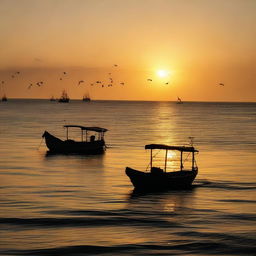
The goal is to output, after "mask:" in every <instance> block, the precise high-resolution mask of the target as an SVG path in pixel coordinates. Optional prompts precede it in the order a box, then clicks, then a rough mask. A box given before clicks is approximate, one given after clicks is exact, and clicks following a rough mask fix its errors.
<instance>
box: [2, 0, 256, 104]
mask: <svg viewBox="0 0 256 256" xmlns="http://www.w3.org/2000/svg"><path fill="white" fill-rule="evenodd" d="M255 13H256V1H255V0H225V1H223V0H214V1H212V0H129V1H128V0H0V35H1V36H0V83H1V84H0V86H1V87H0V96H2V95H3V94H6V95H7V97H10V98H50V97H51V96H54V97H59V96H60V95H61V92H62V90H64V89H65V90H66V91H67V92H68V94H69V96H70V98H71V99H72V98H74V99H81V98H82V97H83V95H84V94H85V93H89V94H90V96H91V97H92V99H100V100H160V101H161V100H163V101H175V100H176V99H177V97H180V98H181V99H183V100H184V101H245V102H248V101H249V102H255V101H256V15H255ZM114 65H117V66H114ZM159 70H162V71H163V72H162V73H161V72H160V74H162V76H161V75H159ZM15 72H20V73H19V74H18V73H15ZM63 72H66V74H64V73H63ZM12 76H14V77H12ZM110 78H111V79H110ZM149 79H150V80H149ZM80 80H83V81H84V82H83V83H80V85H78V81H80ZM151 80H152V81H151ZM40 81H43V84H42V85H41V86H38V85H36V84H37V83H38V82H40ZM96 81H100V82H101V83H96ZM111 81H112V82H111ZM123 83H124V85H123ZM220 83H222V84H224V86H223V85H220ZM30 84H32V86H30ZM110 85H111V86H110ZM29 86H30V87H29ZM29 88H30V89H29Z"/></svg>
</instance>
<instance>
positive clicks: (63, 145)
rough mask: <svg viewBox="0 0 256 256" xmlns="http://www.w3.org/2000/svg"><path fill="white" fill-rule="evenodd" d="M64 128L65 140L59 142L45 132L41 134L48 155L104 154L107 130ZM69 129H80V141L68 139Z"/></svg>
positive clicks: (97, 128)
mask: <svg viewBox="0 0 256 256" xmlns="http://www.w3.org/2000/svg"><path fill="white" fill-rule="evenodd" d="M64 127H65V128H66V129H67V130H66V140H61V139H59V138H57V137H55V136H54V135H52V134H50V133H49V132H47V131H45V132H44V133H43V135H42V137H43V138H45V143H46V146H47V148H48V149H49V152H50V153H64V154H69V153H71V154H72V153H77V154H101V153H104V151H105V149H106V144H105V140H104V134H105V132H107V129H105V128H101V127H85V126H81V125H64ZM69 128H79V129H81V141H75V140H71V139H69ZM91 133H93V134H91ZM95 134H96V135H95ZM84 135H85V136H84ZM84 137H85V138H84Z"/></svg>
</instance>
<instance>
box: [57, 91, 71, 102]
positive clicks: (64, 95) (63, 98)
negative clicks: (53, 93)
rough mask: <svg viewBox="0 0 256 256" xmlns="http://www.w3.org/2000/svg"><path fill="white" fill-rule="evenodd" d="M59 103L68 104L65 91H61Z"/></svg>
mask: <svg viewBox="0 0 256 256" xmlns="http://www.w3.org/2000/svg"><path fill="white" fill-rule="evenodd" d="M59 102H61V103H68V102H69V97H68V94H67V92H66V91H65V90H63V91H62V95H61V97H60V98H59Z"/></svg>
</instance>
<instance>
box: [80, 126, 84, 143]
mask: <svg viewBox="0 0 256 256" xmlns="http://www.w3.org/2000/svg"><path fill="white" fill-rule="evenodd" d="M83 140H84V131H83V129H81V141H82V142H83Z"/></svg>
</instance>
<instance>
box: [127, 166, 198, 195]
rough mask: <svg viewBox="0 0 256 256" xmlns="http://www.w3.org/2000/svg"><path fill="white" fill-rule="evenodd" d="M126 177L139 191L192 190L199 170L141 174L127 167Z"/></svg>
mask: <svg viewBox="0 0 256 256" xmlns="http://www.w3.org/2000/svg"><path fill="white" fill-rule="evenodd" d="M125 172H126V175H127V176H128V177H129V178H130V180H131V182H132V184H133V186H134V188H135V189H136V190H139V191H160V190H171V189H175V190H176V189H190V188H191V187H192V183H193V181H194V179H195V178H196V175H197V173H198V170H197V169H195V170H192V171H178V172H166V173H165V172H162V173H161V172H160V173H151V172H148V173H146V172H141V171H137V170H134V169H132V168H129V167H126V170H125Z"/></svg>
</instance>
